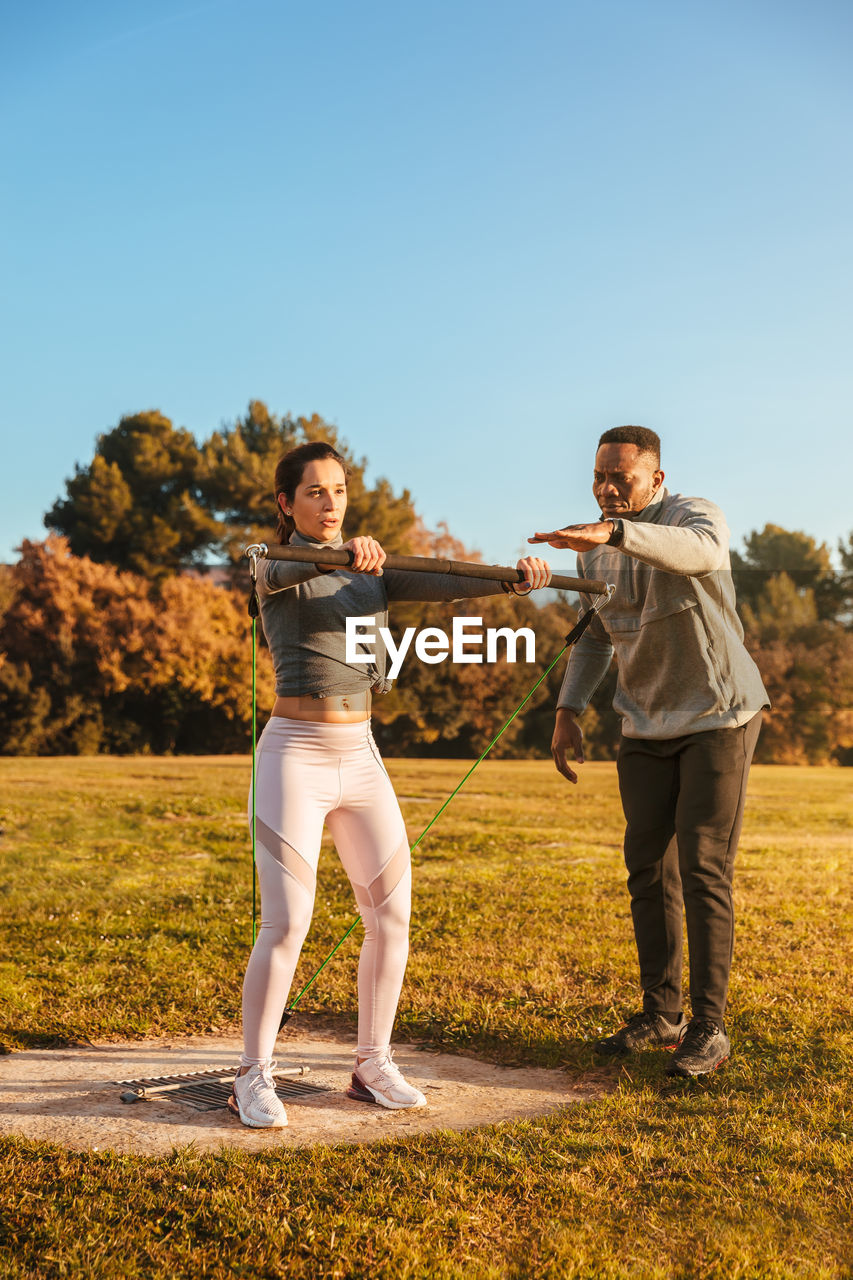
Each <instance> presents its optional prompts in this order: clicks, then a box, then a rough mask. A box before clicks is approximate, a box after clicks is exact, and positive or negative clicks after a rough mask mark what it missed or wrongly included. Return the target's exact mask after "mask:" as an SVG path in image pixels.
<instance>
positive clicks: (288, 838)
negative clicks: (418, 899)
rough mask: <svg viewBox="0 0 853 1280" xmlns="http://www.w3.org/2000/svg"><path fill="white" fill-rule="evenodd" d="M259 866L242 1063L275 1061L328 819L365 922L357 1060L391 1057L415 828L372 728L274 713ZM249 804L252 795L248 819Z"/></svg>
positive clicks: (262, 782)
mask: <svg viewBox="0 0 853 1280" xmlns="http://www.w3.org/2000/svg"><path fill="white" fill-rule="evenodd" d="M256 778H257V815H256V859H257V869H258V880H259V883H260V887H261V927H260V929H259V930H258V935H257V939H256V941H255V945H254V948H253V950H252V954H251V956H250V957H249V964H248V968H247V969H246V977H245V980H244V982H243V1037H244V1054H243V1065H244V1066H247V1065H252V1064H254V1063H264V1062H268V1061H269V1060H270V1058H271V1057H272V1055H273V1050H274V1047H275V1040H276V1035H277V1034H278V1029H279V1023H280V1021H281V1015H282V1011H283V1010H284V1008H285V1005H286V1003H287V998H288V994H289V992H290V986H291V983H292V982H293V974H294V972H295V970H296V964H297V961H298V959H299V953H300V951H301V950H302V944H303V942H304V941H305V935H306V933H307V932H308V926H309V925H310V923H311V913H312V910H313V907H314V891H315V887H316V877H317V862H318V859H319V856H320V838H321V835H322V831H323V822H324V821H325V822H326V823H327V824H328V827H329V831H330V832H331V834H332V838H333V840H334V842H335V846H336V848H337V851H338V856H339V857H340V860H341V863H342V864H343V868H344V870H345V871H346V873H347V875H348V876H349V880H350V884H351V885H352V887H353V892H354V894H355V900H356V903H357V904H358V910H359V912H360V914H361V917H362V920H363V921H364V942H363V944H362V948H361V956H360V958H359V965H358V1054H359V1056H360V1057H362V1058H367V1057H371V1056H372V1055H373V1054H376V1053H381V1052H382V1050H384V1049H387V1047H388V1045H389V1044H390V1041H391V1028H392V1026H393V1023H394V1016H395V1014H396V1012H397V1002H398V1000H399V998H400V989H401V987H402V985H403V974H404V973H405V970H406V960H407V958H408V952H409V913H410V904H411V888H412V875H411V860H410V856H409V842H408V839H407V838H406V828H405V826H404V824H403V815H402V814H401V813H400V806H399V804H398V803H397V797H396V796H395V794H394V789H393V787H392V786H391V780H390V778H389V777H388V774H387V773H386V772H385V769H384V767H383V765H382V760H381V759H380V756H379V752H378V750H377V748H376V744H375V742H374V741H373V735H372V734H371V732H370V721H369V720H365V721H360V722H359V723H357V724H317V723H315V722H313V721H303V720H289V719H286V718H285V717H283V716H273V717H272V718H271V719H270V721H269V723H268V724H267V726H266V728H265V729H264V731H263V733H262V734H261V737H260V740H259V743H258V755H257V766H256ZM251 812H252V800H251V795H250V796H249V821H250V822H251Z"/></svg>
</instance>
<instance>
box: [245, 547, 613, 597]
mask: <svg viewBox="0 0 853 1280" xmlns="http://www.w3.org/2000/svg"><path fill="white" fill-rule="evenodd" d="M265 558H266V559H268V560H297V561H300V562H301V563H303V564H339V565H341V567H342V568H346V567H347V566H349V565H350V564H351V563H352V552H351V551H344V550H343V549H342V548H340V547H338V548H337V549H335V548H332V547H330V548H329V550H328V551H324V550H320V549H319V548H318V549H316V550H315V549H314V548H313V547H291V546H273V547H268V548H267V551H266V556H265ZM385 566H386V568H388V569H408V570H410V571H413V572H415V573H448V574H452V575H453V576H455V577H457V578H484V579H486V580H487V581H490V582H523V581H524V574H523V573H522V572H521V570H520V569H510V568H509V567H508V566H507V565H500V564H471V563H470V562H468V561H467V560H437V559H433V558H432V557H431V556H395V555H389V556H386V558H385ZM549 587H556V588H557V590H559V591H584V592H586V594H587V595H592V596H600V595H603V594H604V592H605V591H606V590H607V584H606V583H605V582H601V581H599V580H598V579H596V578H567V577H566V576H565V575H564V574H560V573H554V574H552V575H551V581H550V583H549Z"/></svg>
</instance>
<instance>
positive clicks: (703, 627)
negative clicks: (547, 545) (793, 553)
mask: <svg viewBox="0 0 853 1280" xmlns="http://www.w3.org/2000/svg"><path fill="white" fill-rule="evenodd" d="M623 531H624V538H623V541H622V544H621V546H619V547H610V546H601V547H596V548H595V549H594V550H592V551H586V552H583V553H582V554H581V555H579V556H578V575H579V576H580V577H582V578H599V579H600V578H603V579H604V580H605V581H606V582H612V583H614V585H615V587H616V591H615V594H614V596H613V599H612V600H611V601H610V603H609V604H608V605H607V606H606V608H604V609H603V610H602V611H601V613H599V614H597V615H596V617H595V618H594V619H593V621H592V623H591V624H590V626H589V627H588V628H587V630H586V632H585V633H584V635H583V636H582V637H581V639H580V640H579V641H578V643H577V644H576V645H575V646H574V648H573V649H572V652H571V655H570V659H569V664H568V667H567V669H566V675H565V678H564V680H563V685H562V688H561V690H560V695H559V698H558V699H557V706H558V707H566V708H569V709H570V710H572V711H575V712H577V713H580V712H582V711H583V710H585V708H586V706H587V704H588V703H589V700H590V698H591V697H592V695H593V693H594V692H595V689H596V688H597V686H598V685H599V683H600V682H601V680H602V678H603V677H604V675H605V673H606V671H607V669H608V667H609V665H610V660H611V658H612V656H613V654H614V653H615V655H616V663H617V666H618V682H617V686H616V695H615V697H614V699H613V706H614V707H615V709H616V710H617V711H618V712H619V714H620V715H621V717H622V732H623V733H624V735H625V736H626V737H628V738H657V739H662V738H677V737H680V736H681V735H682V734H686V733H698V732H701V731H702V730H706V729H723V728H736V727H737V726H738V725H741V724H745V723H746V721H747V720H750V719H751V718H752V717H753V716H754V715H755V713H756V712H757V711H759V710H760V709H761V708H762V707H767V706H769V705H770V704H769V701H768V698H767V692H766V690H765V688H764V685H763V683H762V681H761V676H760V674H759V671H758V668H757V667H756V665H755V663H754V662H753V660H752V658H751V657H750V656H749V654H748V653H747V651H746V648H745V646H744V643H743V628H742V626H741V624H740V619H739V618H738V616H737V613H736V611H735V592H734V586H733V583H732V575H731V563H730V560H729V549H728V548H729V531H728V528H727V526H726V522H725V518H724V516H723V513H722V511H721V510H720V509H719V507H717V506H715V505H714V503H713V502H707V501H706V500H705V499H704V498H687V497H684V496H683V495H682V494H679V493H673V494H671V493H669V492H668V491H667V490H666V489H663V490H661V491H660V492H659V494H657V495H655V498H654V499H653V500H652V502H651V503H649V505H648V506H647V507H645V508H644V509H643V510H642V511H641V512H640V513H639V514H638V515H636V516H633V517H632V518H631V519H630V520H624V521H623ZM581 599H582V601H583V603H584V604H585V605H586V606H588V605H589V604H590V603H591V598H590V597H587V596H582V597H581Z"/></svg>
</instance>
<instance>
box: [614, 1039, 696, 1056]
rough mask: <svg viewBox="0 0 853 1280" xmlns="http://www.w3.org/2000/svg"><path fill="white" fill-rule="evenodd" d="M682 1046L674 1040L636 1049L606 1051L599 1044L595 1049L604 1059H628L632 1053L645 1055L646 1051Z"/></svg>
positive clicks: (643, 1045) (642, 1045)
mask: <svg viewBox="0 0 853 1280" xmlns="http://www.w3.org/2000/svg"><path fill="white" fill-rule="evenodd" d="M680 1044H681V1041H680V1040H673V1041H672V1042H670V1043H667V1044H641V1045H637V1047H636V1049H605V1048H603V1047H602V1046H601V1045H599V1044H596V1045H594V1046H593V1048H594V1049H595V1052H596V1053H598V1054H600V1055H601V1057H602V1058H628V1057H630V1056H631V1054H632V1053H644V1052H645V1051H646V1049H677V1048H678V1046H679V1045H680Z"/></svg>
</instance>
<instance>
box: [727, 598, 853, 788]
mask: <svg viewBox="0 0 853 1280" xmlns="http://www.w3.org/2000/svg"><path fill="white" fill-rule="evenodd" d="M743 617H744V626H745V628H746V643H747V647H748V648H749V651H750V653H751V654H752V656H753V657H754V659H755V661H756V663H757V664H758V668H759V670H760V672H761V676H762V679H763V680H764V685H765V688H766V689H767V692H768V695H769V697H770V703H771V706H770V710H769V711H768V712H766V713H765V720H764V724H763V727H762V731H761V737H760V738H759V742H758V748H757V751H756V759H757V760H759V761H765V762H767V761H772V762H773V763H775V764H826V763H828V762H829V761H831V760H836V761H838V762H839V763H841V764H850V763H853V633H851V632H850V631H846V630H845V629H844V628H843V627H842V626H841V625H840V624H839V623H837V622H835V621H832V620H829V619H822V618H820V616H819V612H818V607H817V603H816V601H815V596H814V593H813V592H812V591H811V590H810V589H808V588H806V589H803V588H798V587H797V585H796V584H795V583H794V581H793V580H792V579H791V578H790V577H789V576H788V575H787V574H785V573H779V574H777V575H775V576H774V577H772V578H771V579H770V580H769V581H768V583H767V585H766V586H765V588H764V590H763V592H762V593H761V595H760V596H759V597H758V600H757V601H756V603H755V605H754V606H750V605H745V606H744V608H743Z"/></svg>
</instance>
